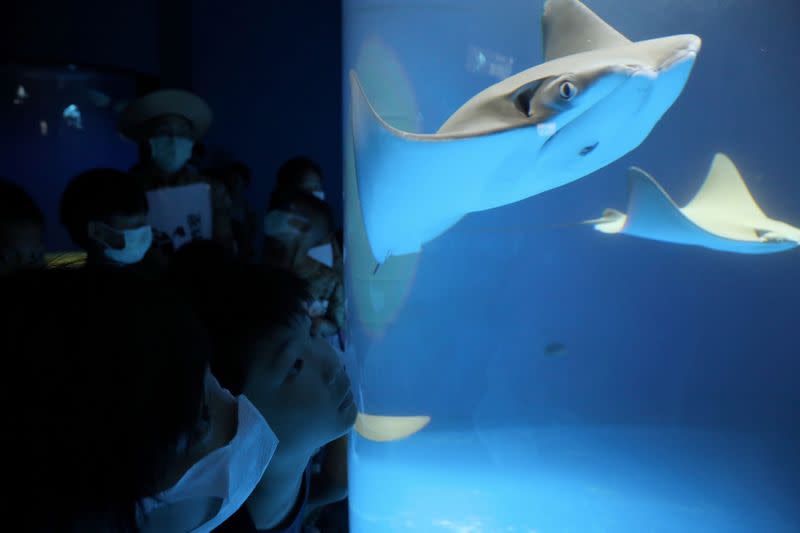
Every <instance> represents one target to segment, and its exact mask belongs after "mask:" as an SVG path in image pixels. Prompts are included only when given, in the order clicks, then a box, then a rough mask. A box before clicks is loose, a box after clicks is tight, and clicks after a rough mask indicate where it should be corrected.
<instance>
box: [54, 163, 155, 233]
mask: <svg viewBox="0 0 800 533" xmlns="http://www.w3.org/2000/svg"><path fill="white" fill-rule="evenodd" d="M148 210H149V206H148V203H147V194H146V193H145V189H144V185H143V184H142V183H141V182H140V181H139V179H138V178H136V177H135V176H133V175H132V174H129V173H127V172H122V171H121V170H115V169H112V168H95V169H92V170H87V171H86V172H82V173H81V174H78V175H77V176H75V177H74V178H72V181H70V182H69V184H68V185H67V188H66V189H65V190H64V194H63V195H62V196H61V209H60V211H61V213H60V217H61V223H62V224H63V225H64V226H65V227H66V228H67V231H68V232H69V236H70V237H71V238H72V240H73V241H74V242H75V244H77V245H78V246H80V247H81V248H83V249H88V248H90V247H91V242H90V241H89V235H88V224H89V222H90V221H93V220H99V221H104V220H107V219H108V218H109V217H111V216H114V215H136V214H139V213H147V211H148Z"/></svg>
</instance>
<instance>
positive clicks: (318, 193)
mask: <svg viewBox="0 0 800 533" xmlns="http://www.w3.org/2000/svg"><path fill="white" fill-rule="evenodd" d="M311 194H313V195H314V196H316V197H317V198H319V199H320V200H325V193H324V192H322V191H311Z"/></svg>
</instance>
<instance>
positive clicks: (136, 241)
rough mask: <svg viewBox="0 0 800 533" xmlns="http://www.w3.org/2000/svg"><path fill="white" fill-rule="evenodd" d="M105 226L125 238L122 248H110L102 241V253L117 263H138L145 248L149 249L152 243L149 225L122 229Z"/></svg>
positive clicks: (145, 251) (144, 252)
mask: <svg viewBox="0 0 800 533" xmlns="http://www.w3.org/2000/svg"><path fill="white" fill-rule="evenodd" d="M106 227H107V228H108V229H109V230H110V231H113V232H115V233H119V234H120V235H122V236H123V237H124V238H125V246H124V247H123V248H112V247H110V246H109V245H108V244H106V243H102V244H103V245H104V246H105V249H104V250H103V255H105V256H106V257H107V258H109V259H111V260H112V261H115V262H117V263H121V264H123V265H132V264H134V263H138V262H139V261H141V260H142V258H144V256H145V254H146V253H147V250H149V249H150V245H151V244H153V230H152V228H151V227H150V226H142V227H141V228H136V229H126V230H122V231H119V230H115V229H114V228H111V227H108V226H106Z"/></svg>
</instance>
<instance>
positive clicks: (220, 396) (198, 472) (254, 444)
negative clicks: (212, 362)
mask: <svg viewBox="0 0 800 533" xmlns="http://www.w3.org/2000/svg"><path fill="white" fill-rule="evenodd" d="M208 393H209V394H212V395H215V396H216V398H217V401H223V402H226V403H228V404H230V403H236V404H237V428H236V435H235V436H234V437H233V439H231V441H230V442H229V443H228V444H226V445H225V446H223V447H221V448H218V449H216V450H214V451H213V452H211V453H209V454H208V455H206V456H205V457H203V458H202V459H201V460H200V461H198V462H197V463H195V464H193V465H192V466H191V467H190V468H189V470H187V471H186V473H185V474H184V475H183V477H182V478H181V479H180V480H179V481H178V482H177V483H176V484H175V485H173V486H172V487H171V488H169V489H167V490H166V491H164V492H162V493H161V494H158V495H157V496H155V497H153V498H145V499H144V500H143V502H142V512H143V515H140V517H139V519H140V523H141V522H143V521H145V523H146V520H147V518H146V517H147V516H148V515H150V514H151V513H153V511H155V510H157V509H159V508H162V507H165V506H168V505H170V504H185V503H187V502H191V501H196V502H198V503H199V504H202V503H204V502H207V501H208V500H209V499H212V500H219V501H220V502H221V503H220V505H219V508H218V509H217V511H216V513H215V514H214V515H213V516H210V517H206V518H205V519H204V521H203V522H202V523H201V524H199V525H197V526H195V527H194V529H191V530H190V531H192V532H194V533H206V532H209V531H211V530H213V529H214V528H215V527H217V526H219V525H220V524H221V523H222V522H224V521H225V520H227V519H228V518H229V517H230V516H231V515H232V514H233V513H234V512H235V511H236V510H237V509H238V508H239V507H241V506H242V505H243V504H244V502H245V500H247V498H248V497H249V496H250V493H252V492H253V489H254V488H255V487H256V485H258V482H259V481H261V476H262V475H263V473H264V471H265V470H266V468H267V465H268V464H269V462H270V460H271V459H272V455H273V454H274V453H275V450H276V449H277V447H278V437H276V436H275V433H274V432H273V431H272V429H271V428H270V427H269V425H268V424H267V422H266V420H264V417H263V416H261V413H259V412H258V409H256V408H255V407H254V406H253V404H252V403H250V401H249V400H248V399H247V398H246V397H245V396H238V397H235V398H234V397H233V396H232V395H231V394H230V392H228V391H227V390H226V389H223V388H222V387H221V386H220V385H219V383H218V382H217V380H216V379H215V378H213V377H211V385H210V388H209V392H208Z"/></svg>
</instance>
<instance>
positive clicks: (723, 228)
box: [586, 154, 800, 254]
mask: <svg viewBox="0 0 800 533" xmlns="http://www.w3.org/2000/svg"><path fill="white" fill-rule="evenodd" d="M628 176H629V178H630V193H629V197H628V214H627V215H626V214H624V213H621V212H620V211H617V210H616V209H606V210H605V211H604V212H603V216H602V217H601V218H598V219H594V220H588V221H586V223H590V224H594V227H595V229H597V230H598V231H602V232H603V233H625V234H628V235H635V236H637V237H642V238H645V239H653V240H656V241H665V242H672V243H677V244H689V245H694V246H702V247H704V248H711V249H713V250H721V251H725V252H737V253H741V254H766V253H772V252H782V251H784V250H789V249H791V248H795V247H797V246H800V229H798V228H796V227H794V226H790V225H789V224H787V223H785V222H781V221H779V220H774V219H771V218H769V217H768V216H767V215H765V214H764V212H763V211H762V210H761V208H760V207H759V206H758V204H757V203H756V201H755V199H753V196H752V195H751V194H750V191H749V190H748V189H747V185H746V184H745V182H744V180H743V179H742V176H741V174H739V171H738V170H737V168H736V166H735V165H734V164H733V162H732V161H731V160H730V159H729V158H728V157H727V156H726V155H725V154H716V155H715V156H714V160H713V162H712V163H711V169H710V170H709V172H708V175H707V176H706V179H705V182H704V183H703V185H702V186H701V187H700V190H699V191H698V192H697V194H696V195H695V196H694V198H693V199H692V201H690V202H689V203H688V204H686V206H685V207H678V205H677V204H676V203H675V202H674V201H673V200H672V198H670V197H669V195H668V194H667V192H666V191H665V190H664V189H663V188H662V187H661V186H660V185H659V184H658V182H656V180H655V179H653V177H652V176H650V175H649V174H647V173H646V172H645V171H643V170H641V169H639V168H636V167H631V168H630V169H629V170H628Z"/></svg>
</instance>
